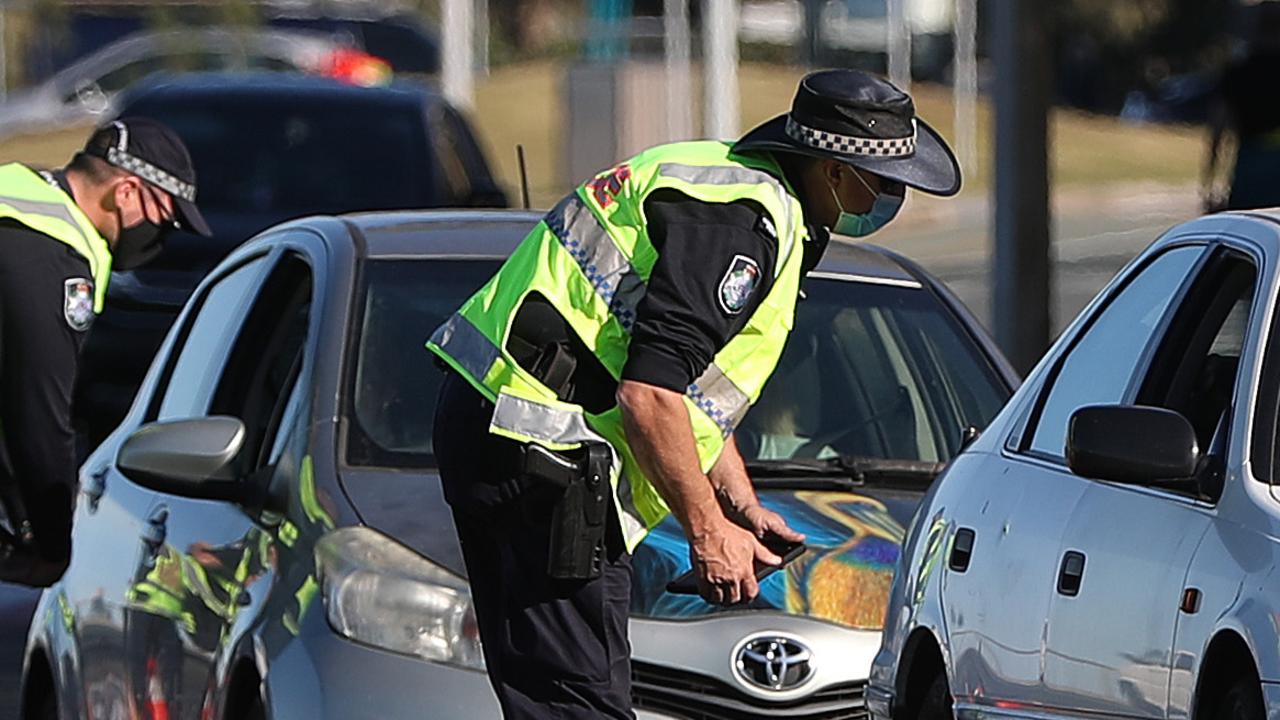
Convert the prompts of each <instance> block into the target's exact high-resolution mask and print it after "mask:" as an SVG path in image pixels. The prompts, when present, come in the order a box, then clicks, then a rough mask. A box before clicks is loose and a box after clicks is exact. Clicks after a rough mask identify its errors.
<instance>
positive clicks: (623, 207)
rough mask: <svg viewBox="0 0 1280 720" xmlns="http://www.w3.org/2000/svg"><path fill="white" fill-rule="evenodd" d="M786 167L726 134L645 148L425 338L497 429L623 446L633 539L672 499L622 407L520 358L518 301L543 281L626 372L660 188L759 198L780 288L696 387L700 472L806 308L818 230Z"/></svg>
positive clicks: (623, 484)
mask: <svg viewBox="0 0 1280 720" xmlns="http://www.w3.org/2000/svg"><path fill="white" fill-rule="evenodd" d="M781 178H782V171H781V169H780V168H779V167H778V166H777V165H776V164H775V163H774V162H773V161H772V159H771V158H767V157H755V156H739V155H735V154H732V153H731V152H730V151H729V145H728V144H727V143H723V142H715V141H705V142H689V143H677V144H672V145H663V146H659V147H656V148H653V149H651V150H648V151H645V152H643V153H641V154H639V155H637V156H636V157H634V158H632V159H631V160H629V161H627V162H625V163H623V164H621V165H618V166H617V167H615V168H613V169H611V170H607V171H605V172H603V173H601V174H600V175H598V176H596V177H595V178H594V179H592V180H590V181H588V182H586V183H584V184H583V185H582V186H580V187H579V188H577V190H575V191H574V192H573V193H572V194H570V195H569V196H568V197H566V198H565V199H564V200H562V201H561V202H560V203H559V204H558V205H557V206H556V207H555V208H554V209H552V210H551V212H549V213H547V215H546V217H545V218H544V219H543V221H542V222H540V223H539V224H538V225H537V226H536V227H535V228H534V229H533V231H532V232H530V233H529V235H528V236H527V237H526V238H525V239H524V241H523V242H522V243H521V244H520V246H519V247H517V248H516V250H515V252H514V253H513V254H512V255H511V257H510V258H508V259H507V261H506V262H505V263H504V264H503V266H502V268H501V269H500V270H499V271H498V273H497V275H495V276H494V277H493V278H492V279H491V280H490V281H489V282H488V283H487V284H486V285H485V286H484V287H483V288H481V289H480V291H479V292H477V293H476V294H475V295H474V296H472V297H471V299H469V300H468V301H467V302H466V303H464V304H463V306H462V307H461V308H460V309H459V310H458V312H457V313H455V314H454V316H453V317H452V318H450V319H449V320H448V321H447V322H446V323H445V324H444V325H442V326H441V327H440V328H439V329H437V330H436V332H435V334H434V335H432V337H431V340H430V341H429V342H428V343H427V347H428V348H429V349H430V350H431V351H433V352H435V353H436V354H438V355H439V356H440V357H442V358H443V359H444V360H445V361H446V362H447V363H449V365H450V366H451V367H453V369H454V370H456V371H457V372H459V373H460V374H461V375H462V376H463V377H465V378H467V380H469V381H470V382H471V384H472V385H473V386H474V387H475V388H476V389H477V390H479V391H480V392H481V393H482V394H483V395H484V396H485V397H486V398H488V399H489V400H491V401H493V402H494V404H495V409H494V415H493V419H492V421H491V425H490V431H491V432H493V433H495V434H498V435H503V436H506V437H509V438H513V439H515V440H519V441H522V442H532V443H538V444H540V445H543V446H545V447H548V448H550V449H552V450H566V449H571V448H575V447H578V446H580V445H581V444H582V443H584V442H586V441H590V440H597V441H598V440H601V439H603V440H605V441H607V442H608V443H609V444H610V445H611V446H612V448H613V450H614V453H615V455H614V458H615V463H614V473H613V478H612V480H613V488H614V502H615V505H616V507H617V509H618V517H619V518H620V519H621V522H622V528H623V535H624V537H625V539H626V542H627V547H628V549H634V548H635V546H636V545H637V544H639V542H640V540H641V539H643V538H644V536H645V534H646V533H647V532H648V530H649V528H651V527H653V526H654V525H656V524H657V523H658V522H659V521H661V520H662V518H663V517H665V516H666V515H667V513H668V512H669V509H668V508H667V504H666V502H665V501H664V500H663V499H662V496H661V495H659V493H658V491H657V489H656V488H655V487H654V486H653V483H652V482H651V481H650V480H649V479H648V478H646V477H645V476H644V474H643V473H642V472H641V470H640V467H639V465H638V464H637V463H636V461H635V457H634V455H633V454H632V452H631V450H630V448H629V447H628V446H627V442H626V435H625V433H624V431H623V426H622V416H621V412H620V410H619V409H618V408H617V407H616V406H615V407H613V408H611V409H609V410H607V411H605V412H603V413H600V414H591V413H587V412H586V411H585V410H584V409H583V408H582V407H580V406H578V405H576V404H571V403H566V402H562V401H560V400H559V399H557V397H556V395H555V393H554V392H553V391H552V390H551V389H549V388H548V387H546V386H545V385H543V384H542V383H541V382H539V381H538V380H537V379H536V378H534V377H533V376H532V375H531V374H530V373H528V372H527V371H525V370H524V368H522V367H520V365H519V364H518V363H517V362H516V361H515V359H514V358H513V357H512V355H511V354H510V353H509V352H508V350H507V348H506V347H505V340H506V338H507V336H508V331H509V329H510V327H511V324H512V321H513V319H514V318H515V315H516V311H517V310H518V309H519V308H520V306H521V303H522V302H523V301H524V298H525V296H526V295H528V294H529V293H531V292H537V293H540V294H541V295H542V296H544V297H545V298H546V299H547V300H548V301H549V302H550V303H551V304H552V305H553V306H554V307H555V308H556V309H557V310H558V311H559V312H560V314H561V315H562V316H563V317H564V319H565V320H566V321H567V323H568V324H569V325H570V326H571V327H572V328H573V330H574V332H575V333H576V334H577V335H578V337H579V338H581V340H582V341H583V343H584V344H585V345H586V346H587V347H588V348H590V349H591V350H592V352H593V353H594V354H595V356H596V357H597V358H598V359H599V361H600V363H601V365H603V366H604V368H605V369H606V370H607V371H608V372H609V373H610V374H612V375H613V377H614V378H615V379H617V378H619V377H620V376H621V373H622V368H623V366H624V365H625V364H626V361H627V350H628V347H629V344H630V340H631V327H632V324H633V323H634V320H635V311H636V307H637V306H638V305H639V303H640V300H641V299H642V298H643V297H644V294H645V288H646V284H647V283H648V280H649V275H650V273H651V271H652V270H653V267H654V265H655V263H656V262H657V259H658V251H657V249H656V248H655V247H654V246H653V244H652V243H651V242H650V241H649V235H648V230H647V223H646V219H645V216H644V201H645V199H646V198H647V197H648V196H649V195H650V193H653V192H655V191H657V190H664V189H669V190H677V191H679V192H681V193H683V194H684V195H687V196H689V197H691V198H694V199H696V200H701V201H703V202H709V203H729V202H734V201H738V200H752V201H755V202H756V203H758V204H759V205H760V206H762V207H763V208H764V209H765V211H766V212H767V213H768V218H769V219H770V220H772V223H773V228H774V230H775V234H776V236H777V241H778V253H777V262H776V264H775V267H774V278H773V284H772V288H771V289H770V291H769V293H768V294H767V295H766V296H765V297H764V299H763V300H761V302H760V303H759V305H758V306H757V308H756V310H755V311H754V313H753V314H752V315H751V317H750V318H749V319H748V321H747V324H746V326H745V327H744V328H743V329H742V330H741V331H740V332H739V333H738V334H737V335H735V336H734V337H733V338H731V339H730V340H729V342H728V343H727V344H726V345H725V346H724V347H723V348H722V349H721V350H720V351H719V352H718V353H717V354H716V356H715V358H713V360H712V363H711V365H710V367H708V368H707V370H706V372H704V373H703V374H702V376H701V377H699V378H698V379H697V380H696V381H694V382H693V383H692V384H691V385H689V388H688V390H687V392H686V393H685V404H686V406H687V408H688V410H689V419H690V422H691V424H692V426H693V434H694V439H695V441H696V443H697V449H698V457H699V460H700V462H701V465H702V470H703V472H707V471H709V470H710V469H711V467H712V466H713V465H714V464H715V462H716V460H717V459H718V458H719V456H720V452H721V450H723V448H724V442H725V439H726V438H727V437H728V436H729V435H730V433H732V432H733V430H734V428H735V427H736V426H737V424H738V422H739V421H741V419H742V417H743V416H744V415H745V414H746V412H747V410H748V408H749V407H750V406H751V404H752V403H753V402H755V401H756V399H757V398H759V396H760V391H761V389H762V388H763V387H764V384H765V381H766V380H768V378H769V376H770V374H772V373H773V370H774V367H775V366H776V365H777V362H778V358H779V357H780V356H781V354H782V348H783V345H784V344H785V342H786V338H787V334H788V333H789V332H790V330H791V326H792V322H793V319H794V316H795V304H796V296H797V294H798V293H799V287H800V276H801V260H802V257H803V245H804V242H805V240H806V239H807V230H806V229H805V225H804V218H803V212H802V210H801V207H800V203H799V201H798V200H797V199H796V198H795V197H794V196H793V195H792V193H791V192H790V191H789V189H788V188H787V186H786V184H785V183H784V181H783V180H782V179H781Z"/></svg>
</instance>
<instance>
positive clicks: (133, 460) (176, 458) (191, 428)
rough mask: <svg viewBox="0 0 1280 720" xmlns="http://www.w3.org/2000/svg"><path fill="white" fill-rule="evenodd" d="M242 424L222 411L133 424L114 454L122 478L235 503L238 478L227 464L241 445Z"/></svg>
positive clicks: (239, 485)
mask: <svg viewBox="0 0 1280 720" xmlns="http://www.w3.org/2000/svg"><path fill="white" fill-rule="evenodd" d="M244 435H245V428H244V423H242V422H240V420H239V419H237V418H233V417H225V416H214V417H203V418H192V419H190V420H171V421H166V422H154V423H148V424H146V425H143V426H142V427H140V428H138V429H137V430H136V431H135V432H134V433H133V434H132V435H130V436H129V439H128V440H125V441H124V444H123V445H121V446H120V453H119V455H118V456H117V457H116V465H117V466H118V467H119V468H120V472H121V473H123V474H124V475H125V477H127V478H129V479H130V480H132V481H134V482H136V483H138V484H139V485H141V486H143V487H145V488H150V489H152V490H157V491H159V492H162V493H168V494H170V495H179V496H181V497H188V498H195V499H197V500H225V501H231V502H238V501H240V500H241V499H242V497H241V496H242V495H243V493H244V483H242V482H240V479H239V478H236V477H235V476H234V474H233V470H232V463H233V462H234V461H235V459H236V456H237V455H239V454H240V448H241V446H242V445H243V444H244Z"/></svg>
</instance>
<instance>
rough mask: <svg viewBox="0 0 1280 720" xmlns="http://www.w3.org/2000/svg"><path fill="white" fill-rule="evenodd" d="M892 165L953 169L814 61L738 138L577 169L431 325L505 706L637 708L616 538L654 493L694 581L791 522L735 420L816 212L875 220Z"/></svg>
mask: <svg viewBox="0 0 1280 720" xmlns="http://www.w3.org/2000/svg"><path fill="white" fill-rule="evenodd" d="M908 185H909V186H912V187H916V188H919V189H921V190H924V191H926V192H930V193H933V194H937V195H951V194H954V193H955V192H956V191H957V190H959V187H960V171H959V167H958V166H957V165H956V162H955V159H954V157H953V156H952V154H951V152H950V150H949V149H948V148H947V146H946V144H945V142H944V141H943V140H942V139H941V138H940V137H939V136H938V135H937V134H936V133H935V132H934V131H933V130H932V129H931V128H930V127H929V126H928V125H926V124H925V123H924V122H923V121H921V120H918V119H917V118H916V117H915V110H914V106H913V103H912V101H911V98H910V97H908V96H907V95H905V94H904V93H902V92H901V91H899V90H898V89H897V88H895V87H893V86H892V85H890V84H889V83H887V82H885V81H883V80H881V79H878V78H876V77H873V76H870V75H867V74H864V73H860V72H855V71H847V70H837V71H826V72H820V73H814V74H811V75H809V76H808V77H806V78H805V79H804V80H803V81H802V82H801V85H800V88H799V91H798V93H797V95H796V98H795V101H794V103H793V105H792V108H791V112H790V113H788V114H787V115H783V116H781V117H778V118H775V119H774V120H772V121H770V122H768V123H766V124H764V125H762V126H761V127H759V128H757V129H755V130H753V131H752V132H750V133H749V134H748V135H747V136H746V137H744V138H743V139H742V140H740V141H739V142H737V143H736V144H730V143H725V142H714V141H708V142H688V143H678V144H672V145H665V146H660V147H656V148H653V149H651V150H648V151H646V152H643V153H641V154H640V155H637V156H636V157H634V158H632V159H631V160H628V161H627V162H625V163H622V164H621V165H618V166H617V167H615V168H613V169H611V170H608V171H606V172H604V173H601V174H600V175H598V176H596V177H595V178H593V179H591V180H589V181H587V182H586V183H585V184H583V185H582V186H580V187H579V188H578V189H577V190H575V191H574V192H573V193H572V194H570V195H569V196H568V197H566V198H565V199H564V200H562V201H561V202H560V203H559V204H558V205H557V206H556V207H555V208H554V209H553V210H552V211H551V212H550V213H548V214H547V216H546V217H545V219H544V220H543V222H541V223H540V224H539V225H538V226H537V227H535V228H534V229H533V231H532V232H531V233H530V234H529V236H528V237H527V238H525V240H524V242H523V243H522V244H521V245H520V246H519V247H518V248H517V249H516V251H515V252H514V253H513V254H512V256H511V258H510V259H509V260H508V261H507V262H506V263H505V264H504V265H503V267H502V268H501V270H499V272H498V274H497V275H496V276H495V277H494V278H493V279H492V280H490V281H489V283H488V284H487V285H485V286H484V287H483V288H482V289H481V290H480V291H479V292H478V293H477V294H476V295H475V296H474V297H472V298H471V299H470V300H468V301H467V302H466V303H465V304H464V305H463V306H462V308H461V309H460V310H458V312H457V313H456V314H455V315H454V316H453V317H452V318H451V319H450V320H449V321H448V322H446V323H445V324H444V325H443V326H441V327H440V328H439V329H438V330H437V331H436V332H435V334H434V335H433V336H432V338H431V340H430V342H429V343H428V347H429V348H430V349H431V350H432V351H433V352H435V353H436V354H438V355H439V357H440V358H442V359H443V361H444V362H445V363H446V364H447V365H448V366H449V368H450V369H451V370H452V372H451V373H450V376H449V378H448V379H447V380H446V381H445V383H444V387H443V389H442V390H441V397H440V402H439V406H438V410H437V417H436V421H435V437H434V447H435V454H436V458H437V460H438V464H439V468H440V475H441V479H442V482H443V484H444V491H445V497H446V498H447V499H448V501H449V503H450V505H451V506H452V508H453V513H454V518H455V520H456V524H457V527H458V532H459V537H460V539H461V542H462V550H463V556H464V559H465V561H466V565H467V572H468V575H469V578H470V582H471V589H472V596H473V600H474V603H475V609H476V615H477V618H478V621H479V626H480V627H479V629H480V638H481V641H482V644H483V647H484V655H485V662H486V665H487V668H488V672H489V676H490V680H491V682H492V684H493V687H494V689H495V691H496V692H497V695H498V699H499V701H500V702H501V704H502V708H503V711H504V713H505V714H506V716H507V717H509V718H548V717H556V718H567V717H575V718H596V717H615V718H627V717H633V714H632V711H631V700H630V664H629V659H630V646H629V643H628V640H627V610H628V605H629V601H630V593H631V566H630V552H631V551H632V550H633V549H634V548H635V547H636V545H637V544H639V542H640V541H641V539H643V538H644V536H645V533H646V532H647V531H648V529H649V528H651V527H653V526H654V525H655V524H657V523H658V522H659V521H660V520H662V518H663V517H664V516H665V515H666V514H667V513H668V512H673V513H675V516H676V519H677V520H679V522H680V524H681V526H682V527H683V529H684V532H685V535H686V536H687V538H688V540H689V546H690V550H691V559H692V562H693V567H694V570H695V572H696V574H697V578H698V586H699V592H700V594H701V595H702V597H703V598H705V599H706V600H707V601H709V602H713V603H720V604H725V605H732V604H735V603H739V602H744V601H747V600H750V599H751V598H753V597H754V596H755V595H756V593H757V589H758V588H757V583H756V579H755V574H754V567H753V564H754V563H755V562H760V563H766V564H777V563H778V562H779V558H778V557H777V556H776V555H775V554H773V553H772V552H770V551H769V550H768V549H766V548H765V546H764V545H763V544H762V543H761V541H762V539H765V538H766V536H768V535H776V536H778V537H780V538H782V539H784V540H792V541H794V540H798V539H800V538H801V536H800V535H799V534H797V533H796V532H794V531H793V530H791V529H790V528H789V527H787V525H786V523H785V522H784V521H783V519H782V518H781V517H780V516H778V515H777V514H775V513H773V512H771V511H769V510H766V509H765V508H764V507H762V506H761V505H760V503H759V502H758V501H757V499H756V495H755V492H754V490H753V489H752V486H751V481H750V478H748V476H747V473H746V469H745V467H744V465H743V461H742V458H741V456H740V455H739V453H738V451H737V448H736V446H735V445H734V440H733V429H734V427H735V426H736V425H737V424H738V421H739V420H741V419H742V417H743V415H745V414H746V412H747V410H748V408H749V407H750V405H751V403H752V402H754V401H755V400H756V398H758V397H759V395H760V391H761V389H762V387H763V386H764V383H765V381H766V380H767V379H768V377H769V375H770V373H772V372H773V369H774V366H775V365H776V363H777V361H778V357H779V356H780V355H781V353H782V348H783V344H784V343H785V341H786V338H787V332H788V330H789V329H790V327H791V324H792V320H793V315H794V312H795V304H796V300H797V296H798V293H799V289H800V280H801V277H802V276H803V275H804V273H805V271H806V270H808V269H810V268H812V267H813V266H814V265H816V264H817V262H818V260H819V258H820V257H821V255H822V253H823V251H824V250H825V247H826V244H827V241H828V238H829V231H834V232H837V233H841V234H846V235H853V236H862V235H867V234H870V233H871V232H874V231H875V230H877V229H879V228H880V227H882V226H883V225H884V224H885V223H887V222H889V220H891V219H892V218H893V217H894V215H895V214H896V213H897V210H898V208H899V207H900V206H901V204H902V201H903V198H904V194H905V186H908Z"/></svg>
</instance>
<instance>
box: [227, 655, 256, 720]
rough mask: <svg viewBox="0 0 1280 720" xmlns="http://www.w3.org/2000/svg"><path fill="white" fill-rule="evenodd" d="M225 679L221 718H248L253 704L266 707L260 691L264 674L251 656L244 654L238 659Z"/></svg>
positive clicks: (230, 719) (236, 719)
mask: <svg viewBox="0 0 1280 720" xmlns="http://www.w3.org/2000/svg"><path fill="white" fill-rule="evenodd" d="M227 677H228V681H227V692H226V696H225V699H224V701H223V711H222V717H224V718H226V720H240V719H242V718H245V717H248V716H249V711H250V710H251V709H252V708H253V706H254V703H255V702H260V703H261V704H262V705H263V706H264V707H265V706H266V704H267V699H266V698H265V697H263V690H262V679H263V677H264V673H263V672H262V671H261V669H260V668H259V667H258V663H257V661H256V660H255V659H254V657H253V656H252V655H248V654H246V655H243V656H242V657H240V658H239V659H238V660H237V661H236V662H235V664H234V665H233V666H232V668H231V672H230V673H229V674H228V675H227Z"/></svg>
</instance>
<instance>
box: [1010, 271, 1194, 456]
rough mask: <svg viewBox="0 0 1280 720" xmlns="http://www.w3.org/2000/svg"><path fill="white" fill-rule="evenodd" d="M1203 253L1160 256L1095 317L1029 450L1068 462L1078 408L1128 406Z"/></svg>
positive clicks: (1054, 389) (1054, 387)
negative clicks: (1070, 428) (1142, 365)
mask: <svg viewBox="0 0 1280 720" xmlns="http://www.w3.org/2000/svg"><path fill="white" fill-rule="evenodd" d="M1202 253H1203V248H1201V247H1180V248H1175V249H1172V250H1169V251H1167V252H1165V253H1163V254H1161V255H1159V256H1158V257H1156V258H1155V259H1154V260H1152V261H1151V262H1150V263H1148V264H1147V265H1146V267H1144V268H1143V269H1142V270H1140V271H1139V272H1138V273H1137V275H1136V276H1134V277H1132V278H1131V279H1130V280H1129V282H1128V283H1127V284H1126V285H1125V287H1124V288H1123V289H1121V290H1120V292H1119V294H1118V295H1116V296H1115V297H1114V298H1113V299H1112V300H1111V301H1110V302H1109V303H1108V304H1107V305H1106V306H1104V307H1103V308H1102V310H1101V311H1100V313H1099V314H1098V315H1096V316H1095V317H1094V319H1093V322H1092V324H1090V325H1089V327H1088V328H1087V329H1086V330H1085V331H1084V334H1083V335H1082V336H1080V338H1079V340H1078V341H1077V342H1076V343H1075V345H1074V346H1073V347H1072V348H1071V350H1070V351H1069V352H1068V353H1067V355H1066V357H1065V359H1064V360H1063V361H1062V363H1061V365H1060V366H1059V371H1058V373H1057V375H1056V376H1055V377H1052V379H1051V380H1050V384H1049V386H1048V390H1047V394H1046V395H1044V396H1043V399H1042V400H1041V410H1040V414H1039V420H1038V421H1037V422H1036V423H1035V431H1034V434H1033V435H1032V437H1031V442H1030V446H1029V447H1030V450H1032V451H1033V452H1037V453H1042V454H1045V455H1049V456H1052V457H1059V458H1060V457H1063V454H1064V450H1065V447H1066V440H1067V422H1068V421H1069V420H1070V418H1071V414H1072V413H1073V412H1075V410H1076V408H1079V407H1082V406H1084V405H1098V404H1108V403H1119V402H1121V401H1123V400H1124V394H1125V391H1126V390H1127V389H1128V388H1129V387H1130V383H1131V381H1132V380H1133V377H1134V374H1135V372H1136V371H1137V369H1138V364H1139V361H1140V360H1141V359H1142V357H1143V356H1144V353H1145V352H1146V351H1147V349H1148V347H1149V346H1150V343H1151V341H1152V339H1153V336H1154V335H1155V333H1156V332H1157V330H1158V329H1159V327H1160V325H1161V320H1162V319H1163V318H1164V317H1165V314H1166V311H1167V310H1168V308H1169V305H1170V303H1172V302H1173V300H1174V297H1175V296H1176V295H1177V291H1178V289H1179V288H1180V287H1181V286H1182V284H1183V282H1184V281H1185V280H1186V278H1187V276H1188V275H1189V274H1190V273H1191V270H1192V267H1193V266H1194V265H1195V263H1196V260H1197V259H1199V257H1200V256H1201V254H1202Z"/></svg>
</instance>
